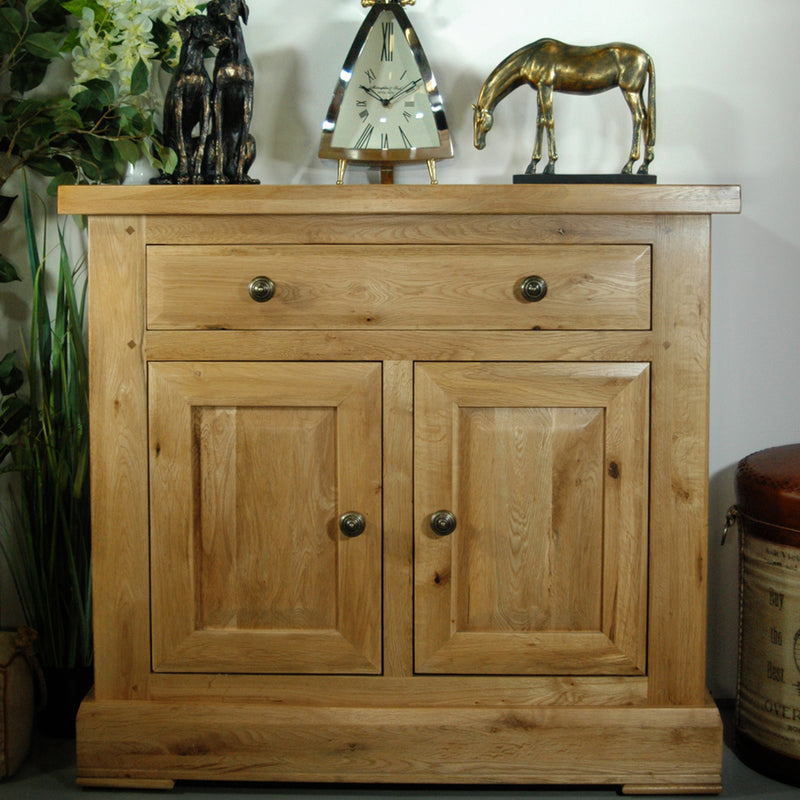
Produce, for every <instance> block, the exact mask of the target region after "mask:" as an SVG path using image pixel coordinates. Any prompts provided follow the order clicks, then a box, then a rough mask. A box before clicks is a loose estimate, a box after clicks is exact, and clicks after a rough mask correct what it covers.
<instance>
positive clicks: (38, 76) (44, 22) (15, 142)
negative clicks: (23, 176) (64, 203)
mask: <svg viewBox="0 0 800 800" xmlns="http://www.w3.org/2000/svg"><path fill="white" fill-rule="evenodd" d="M86 5H87V3H86V2H77V0H73V2H68V3H62V2H61V1H60V0H27V2H23V1H22V0H0V189H2V186H3V184H4V183H5V182H6V180H8V178H9V177H10V176H11V175H12V174H13V173H14V172H16V171H17V170H18V169H20V168H22V167H25V166H27V167H30V168H31V169H33V170H35V171H36V172H38V173H40V174H41V175H44V176H47V177H49V178H51V181H50V186H49V189H48V191H49V193H50V194H55V193H56V191H57V189H58V187H59V186H61V185H64V184H75V183H116V182H118V181H119V179H120V178H121V176H122V175H123V174H124V172H125V168H126V165H127V164H128V163H131V162H132V161H135V160H136V159H137V158H139V157H140V156H143V155H147V156H149V157H151V158H152V159H153V161H154V163H155V165H156V166H167V167H168V163H167V162H171V160H172V158H173V157H174V154H172V153H170V152H169V151H166V150H165V149H164V148H163V147H162V146H161V145H160V144H159V139H160V134H159V131H158V130H157V129H156V126H155V122H154V119H153V109H152V108H149V109H148V108H147V107H146V104H137V102H136V97H137V96H138V95H142V94H143V93H144V92H146V91H147V89H148V74H149V73H148V69H147V66H146V65H145V63H144V62H143V61H141V60H140V61H139V63H138V64H137V65H136V67H135V69H134V76H135V80H134V81H132V83H131V86H130V89H129V90H126V92H125V93H120V92H118V91H117V89H116V88H115V87H114V85H113V84H112V83H111V82H109V81H106V80H100V79H98V80H95V81H92V82H91V83H90V84H84V85H83V87H84V88H83V89H82V90H81V91H80V92H78V93H77V94H75V95H74V96H70V95H69V94H68V93H67V92H66V91H64V90H62V91H60V92H57V93H55V94H53V93H48V92H46V91H43V87H42V82H43V81H44V78H45V75H46V74H47V71H48V68H49V66H50V64H51V63H52V62H54V61H56V60H61V58H62V53H63V52H64V51H65V50H66V51H67V52H68V48H69V46H70V44H71V43H72V42H73V41H74V36H75V25H74V18H73V17H72V16H71V15H70V13H69V12H70V10H72V8H73V6H74V7H75V9H76V10H78V13H80V9H82V8H83V7H84V6H86ZM162 24H163V23H162ZM164 27H166V26H164ZM165 41H166V40H165ZM34 89H35V90H37V91H36V92H33V90H34Z"/></svg>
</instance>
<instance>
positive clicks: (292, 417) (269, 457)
mask: <svg viewBox="0 0 800 800" xmlns="http://www.w3.org/2000/svg"><path fill="white" fill-rule="evenodd" d="M380 432H381V370H380V366H379V365H375V364H323V363H316V364H315V363H309V364H261V363H259V364H252V363H251V364H235V363H233V364H214V363H202V364H187V363H174V364H173V363H170V364H165V363H155V364H151V366H150V454H151V456H150V472H151V495H152V508H153V511H152V518H151V561H152V563H151V575H152V603H153V613H152V628H153V664H154V669H156V670H161V671H195V672H215V671H217V672H218V671H228V672H231V671H232V672H254V673H256V672H258V673H269V672H320V673H326V672H331V673H338V672H358V673H369V672H379V671H380V665H381V635H380V634H381V622H380V614H381V597H380V586H381V574H380V570H381V499H380V487H381V441H380ZM346 511H358V512H359V513H361V514H363V515H364V517H365V519H366V529H365V531H364V533H363V534H361V535H360V536H358V537H354V538H351V537H347V536H344V535H343V534H342V533H341V532H340V530H339V528H338V519H339V516H340V515H341V514H342V513H344V512H346Z"/></svg>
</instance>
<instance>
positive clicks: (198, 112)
mask: <svg viewBox="0 0 800 800" xmlns="http://www.w3.org/2000/svg"><path fill="white" fill-rule="evenodd" d="M249 13H250V12H249V9H248V7H247V3H246V2H245V0H211V2H209V3H208V6H207V7H206V16H201V15H196V16H192V17H187V18H186V19H183V20H179V21H178V22H177V27H178V31H179V33H180V36H181V41H182V47H181V54H180V61H179V63H178V66H177V68H176V69H175V72H174V74H173V76H172V81H171V82H170V85H169V88H168V90H167V94H166V99H165V102H164V144H165V145H166V146H167V147H171V148H172V149H173V150H174V151H175V152H176V153H177V156H178V164H177V166H176V168H175V171H174V172H173V173H172V174H171V175H167V174H162V175H161V176H160V177H158V178H154V179H153V181H152V182H153V183H167V184H176V183H177V184H185V183H258V181H257V180H255V179H254V178H250V177H248V175H247V172H248V170H249V169H250V167H251V165H252V163H253V160H254V159H255V152H256V145H255V139H254V138H253V137H252V136H251V135H250V132H249V131H250V122H251V120H252V117H253V65H252V64H251V63H250V59H248V57H247V53H246V51H245V46H244V35H243V33H242V26H241V22H244V23H245V24H247V19H248V17H249ZM210 47H215V48H216V49H217V55H216V59H215V62H214V76H213V80H212V78H211V77H210V76H209V74H208V72H207V70H206V67H205V63H204V60H205V55H206V52H207V50H208V48H210Z"/></svg>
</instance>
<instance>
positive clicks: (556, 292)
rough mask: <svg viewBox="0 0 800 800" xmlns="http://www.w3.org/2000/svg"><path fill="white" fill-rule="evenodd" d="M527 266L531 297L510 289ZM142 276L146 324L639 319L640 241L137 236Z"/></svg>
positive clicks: (627, 322) (301, 325) (466, 325)
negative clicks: (155, 242)
mask: <svg viewBox="0 0 800 800" xmlns="http://www.w3.org/2000/svg"><path fill="white" fill-rule="evenodd" d="M532 274H535V275H537V276H540V277H542V278H543V279H544V280H545V281H546V282H547V294H546V295H545V296H544V298H543V299H541V300H540V301H538V302H526V301H525V300H524V299H523V298H522V296H521V295H520V285H521V284H522V281H523V280H524V279H525V278H526V277H528V276H529V275H532ZM259 275H265V276H267V277H269V278H270V279H271V280H272V281H273V282H274V284H275V295H274V297H272V299H271V300H269V301H268V302H265V303H257V302H254V301H253V300H252V299H251V298H250V296H249V295H248V287H249V285H250V282H251V281H252V280H253V278H255V277H256V276H259ZM147 287H148V291H147V326H148V328H150V329H151V330H158V329H166V330H169V329H189V330H203V329H206V330H208V329H212V330H213V329H222V330H248V329H250V330H259V329H263V328H298V329H313V328H322V329H337V328H347V329H351V330H357V329H359V328H365V329H369V328H377V329H381V328H397V329H408V328H412V329H413V328H418V329H423V330H436V329H466V330H469V329H477V330H498V329H499V330H505V329H518V330H519V329H522V330H526V329H528V330H530V329H537V330H538V329H543V330H545V329H563V330H569V329H578V330H579V329H582V328H583V329H587V328H588V329H591V330H598V329H603V330H625V329H631V330H643V329H647V328H649V327H650V248H649V247H644V246H641V245H595V246H588V245H562V246H554V245H544V246H532V245H528V246H501V245H492V246H488V245H470V246H453V245H450V246H444V247H443V246H428V247H426V246H422V245H419V246H417V245H409V246H407V247H404V248H403V249H401V250H398V248H397V247H384V246H380V245H360V246H349V245H340V246H337V247H331V246H329V245H320V246H316V245H295V246H289V245H284V246H275V247H265V246H255V245H253V246H250V247H241V246H240V247H200V246H179V247H170V246H166V245H164V246H160V247H150V248H148V253H147Z"/></svg>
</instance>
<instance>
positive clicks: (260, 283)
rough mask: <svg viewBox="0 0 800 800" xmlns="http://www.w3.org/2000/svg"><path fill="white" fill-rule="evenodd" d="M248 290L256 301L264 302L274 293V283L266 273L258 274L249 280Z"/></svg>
mask: <svg viewBox="0 0 800 800" xmlns="http://www.w3.org/2000/svg"><path fill="white" fill-rule="evenodd" d="M248 291H249V292H250V297H252V298H253V300H255V301H256V303H266V302H267V300H271V299H272V297H273V296H274V294H275V284H274V283H273V281H271V280H270V279H269V278H268V277H267V276H266V275H259V276H258V277H257V278H253V280H252V281H250V286H249V288H248Z"/></svg>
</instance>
